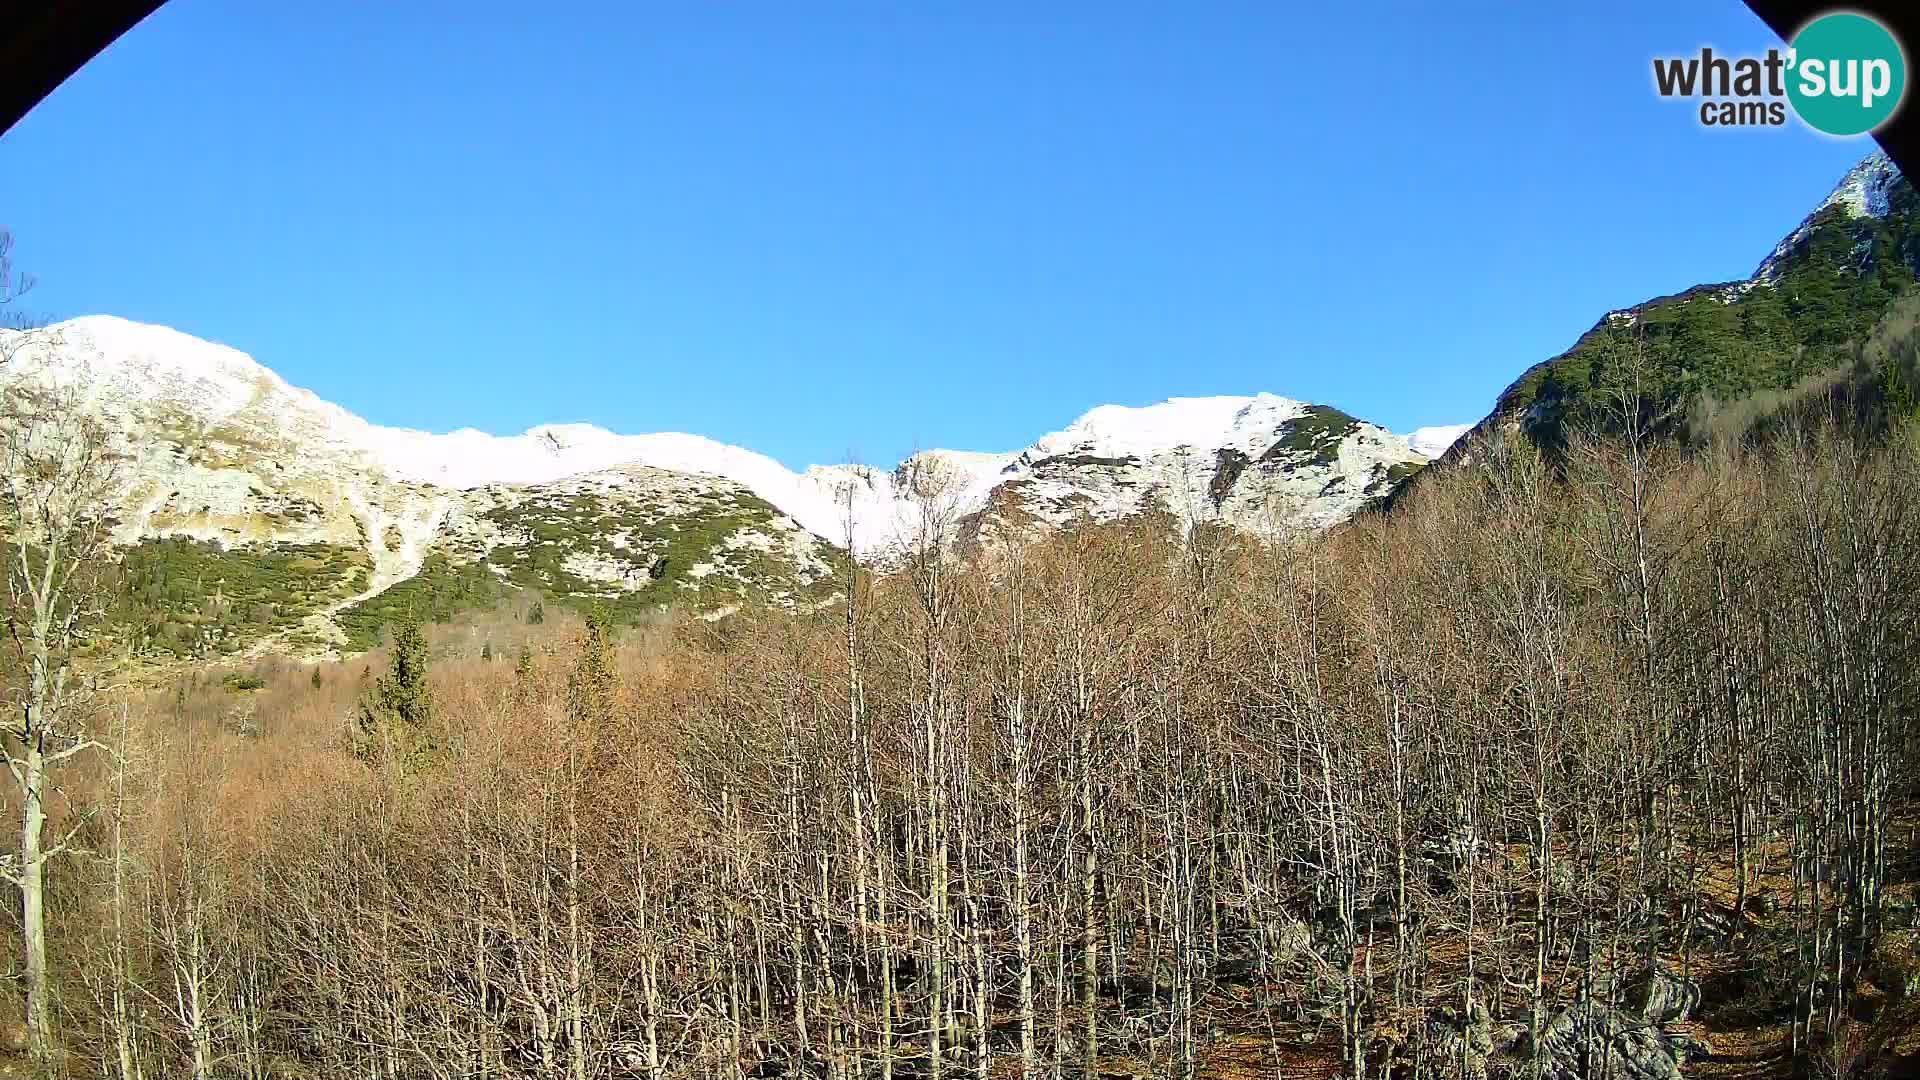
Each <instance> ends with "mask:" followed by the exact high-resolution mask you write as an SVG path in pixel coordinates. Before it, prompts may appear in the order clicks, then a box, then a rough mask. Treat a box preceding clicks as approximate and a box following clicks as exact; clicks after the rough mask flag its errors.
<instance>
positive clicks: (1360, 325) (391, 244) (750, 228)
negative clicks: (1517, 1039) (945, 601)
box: [0, 0, 1872, 467]
mask: <svg viewBox="0 0 1920 1080" xmlns="http://www.w3.org/2000/svg"><path fill="white" fill-rule="evenodd" d="M1298 6H1299V5H1288V4H1274V3H1264V2H1248V3H1199V4H1165V3H1147V2H1142V0H1100V2H1089V3H1067V2H1064V0H1048V2H1046V3H1038V4H1036V3H1030V2H1008V3H999V2H989V0H972V2H967V3H918V2H908V0H891V2H887V3H879V2H868V3H854V2H825V0H822V2H774V0H715V2H708V3H692V2H678V3H665V2H655V0H637V2H624V3H588V2H583V0H547V2H545V3H540V4H526V3H520V2H513V3H502V2H494V0H486V2H480V0H461V2H457V3H456V2H451V0H447V2H418V0H393V2H391V3H382V2H374V0H364V2H357V3H345V4H335V5H295V4H278V3H273V4H263V3H258V2H257V0H254V2H249V0H170V2H169V3H167V4H166V5H165V6H164V7H163V8H162V9H161V10H160V11H159V12H158V13H156V14H155V15H154V16H152V17H151V18H149V19H148V20H147V21H146V22H144V23H143V24H141V25H140V26H138V27H136V28H135V29H134V30H133V31H132V32H131V33H130V34H128V35H127V36H126V37H125V38H123V39H121V41H119V42H118V43H117V44H115V45H114V46H112V47H111V48H110V49H108V50H107V51H106V52H105V53H103V54H102V55H101V56H100V57H99V58H97V59H96V60H94V62H93V63H92V64H90V65H88V66H87V67H86V68H85V69H84V70H82V71H81V72H80V73H79V74H77V75H76V76H75V77H74V78H72V79H71V80H69V81H68V82H67V84H66V85H65V86H63V87H62V88H61V89H59V90H58V91H56V92H55V93H54V94H53V95H52V96H51V97H50V98H49V99H48V100H47V101H46V102H44V103H43V104H42V105H41V106H40V107H39V108H38V109H36V110H35V111H34V112H33V113H32V114H30V115H29V116H28V117H27V118H26V119H25V120H24V121H22V122H21V123H20V124H19V125H18V126H17V127H15V128H14V129H13V131H11V132H10V133H8V134H7V135H6V136H5V137H4V138H0V223H3V224H5V225H8V226H10V227H11V228H12V229H13V230H14V232H15V233H16V234H17V237H18V241H17V247H16V256H17V259H18V261H19V262H20V263H21V264H22V265H23V266H25V267H27V268H28V269H30V270H32V271H34V272H35V273H36V274H37V275H38V276H39V277H40V278H41V279H42V285H41V287H40V289H39V290H38V291H37V292H36V293H35V294H34V299H35V301H36V304H37V307H38V308H39V309H40V310H42V311H44V312H45V313H47V314H49V315H53V316H56V317H65V316H69V315H80V314H91V313H102V312H104V313H111V314H116V315H122V316H126V317H128V318H133V319H139V320H143V321H150V322H160V323H165V324H168V325H171V326H175V327H178V328H180V329H182V330H185V331H188V332H190V333H193V334H197V335H200V336H202V337H207V338H211V339H214V340H218V341H223V342H226V343H228V344H231V345H234V346H236V347H238V348H241V349H245V350H246V351H248V352H251V353H253V354H254V356H255V357H256V358H258V359H259V360H261V361H262V362H263V363H265V364H267V365H268V366H270V367H272V368H274V369H275V370H277V371H279V372H280V373H281V374H283V375H284V376H285V377H286V378H287V379H289V380H290V381H291V382H293V383H295V384H296V385H301V386H306V387H309V388H311V389H313V390H314V391H316V392H317V393H319V394H320V395H321V396H323V397H326V398H329V399H332V400H334V401H337V402H339V403H340V404H342V405H345V406H346V407H348V408H350V409H352V410H354V411H355V412H358V413H360V414H361V415H363V416H366V417H367V418H369V419H371V420H374V421H376V422H380V423H387V424H404V425H408V426H414V427H424V428H431V429H435V430H446V429H449V428H452V427H458V426H474V427H479V428H482V429H486V430H491V431H496V432H503V433H505V432H517V431H520V430H523V429H525V428H527V427H529V426H532V425H534V424H538V423H545V422H559V421H589V422H593V423H598V424H601V425H603V426H606V427H608V428H612V429H614V430H618V431H630V432H637V431H662V430H682V431H694V432H699V433H701V434H706V435H711V436H713V437H715V438H718V439H722V440H725V441H728V442H734V443H739V444H742V445H746V446H751V447H753V448H755V449H759V450H762V451H764V452H767V453H770V454H772V455H774V456H775V457H778V458H780V459H781V460H783V461H785V462H786V463H787V464H789V465H792V466H796V467H797V466H801V465H804V464H807V463H810V462H816V461H830V460H844V459H845V458H847V457H848V456H849V454H851V455H853V456H855V457H857V458H858V459H859V460H863V461H867V462H874V463H891V462H892V461H894V460H897V459H898V458H899V457H901V456H902V455H904V454H906V453H908V452H910V451H912V450H914V449H917V448H926V447H934V446H946V447H957V448H963V449H980V450H1003V449H1012V448H1016V447H1019V446H1023V445H1025V444H1026V443H1028V442H1030V441H1031V440H1032V439H1034V438H1035V437H1037V436H1038V435H1040V434H1042V433H1044V432H1047V431H1051V430H1056V429H1058V428H1060V427H1063V426H1065V425H1066V424H1067V423H1068V422H1070V421H1071V420H1073V419H1074V418H1075V417H1076V416H1078V415H1079V414H1080V413H1081V412H1083V411H1085V410H1086V409H1088V408H1090V407H1092V406H1094V405H1097V404H1101V403H1106V402H1117V403H1121V404H1147V403H1150V402H1153V401H1158V400H1160V399H1163V398H1166V397H1169V396H1178V395H1200V394H1222V393H1252V392H1256V391H1260V390H1269V391H1273V392H1275V393H1280V394H1285V395H1287V396H1291V397H1297V398H1303V399H1306V400H1312V401H1324V402H1331V403H1333V404H1336V405H1339V406H1341V407H1343V408H1345V409H1347V410H1348V411H1350V412H1352V413H1355V414H1356V415H1359V416H1362V417H1364V418H1366V419H1370V420H1375V421H1378V422H1380V423H1384V424H1386V425H1388V426H1390V427H1392V428H1394V429H1396V430H1402V431H1404V430H1407V429H1409V428H1411V427H1414V426H1417V425H1420V424H1429V423H1445V422H1454V421H1470V420H1475V419H1478V418H1479V417H1480V416H1481V415H1482V414H1483V413H1484V412H1485V411H1486V409H1487V407H1488V405H1489V404H1490V403H1491V401H1492V399H1493V397H1494V396H1495V395H1496V394H1497V393H1498V392H1499V391H1500V390H1501V389H1502V388H1503V387H1504V386H1505V385H1506V384H1507V382H1508V381H1510V380H1511V379H1512V378H1513V377H1514V376H1515V375H1517V374H1518V373H1519V372H1520V371H1521V370H1523V369H1524V368H1526V367H1527V366H1529V365H1530V364H1533V363H1535V362H1536V361H1539V360H1541V359H1544V358H1546V357H1548V356H1550V355H1552V354H1554V353H1556V352H1558V351H1560V350H1562V349H1564V348H1565V347H1566V346H1567V345H1568V344H1570V343H1571V342H1572V341H1573V339H1574V338H1575V337H1577V336H1578V335H1579V334H1580V333H1581V332H1582V331H1584V330H1585V329H1586V328H1587V327H1588V326H1590V325H1592V323H1593V322H1594V321H1595V320H1596V319H1597V318H1598V317H1599V316H1600V314H1601V313H1602V312H1603V311H1605V310H1606V309H1608V308H1611V307H1619V306H1623V305H1626V304H1629V303H1632V302H1635V301H1638V300H1641V299H1644V298H1646V297H1650V296H1654V295H1659V294H1662V293H1667V292H1671V291H1674V290H1676V289H1679V288H1683V287H1685V286H1688V285H1692V284H1695V283H1698V282H1702V281H1711V280H1724V279H1730V278H1737V277H1742V276H1745V275H1746V274H1748V273H1750V272H1751V271H1752V269H1753V267H1754V265H1755V264H1756V263H1757V262H1758V261H1759V260H1760V258H1761V257H1762V256H1763V255H1765V254H1766V252H1767V250H1768V249H1769V248H1770V247H1771V246H1772V244H1773V243H1774V241H1775V240H1776V239H1777V238H1778V237H1779V236H1780V235H1782V234H1784V233H1785V232H1786V231H1787V230H1789V229H1790V228H1792V226H1793V225H1794V224H1795V223H1796V222H1797V221H1798V220H1799V219H1800V217H1801V216H1802V215H1803V214H1804V213H1805V212H1806V211H1807V210H1808V209H1809V208H1810V207H1811V206H1812V205H1813V203H1815V202H1816V201H1817V200H1818V199H1819V198H1820V197H1821V196H1822V195H1824V194H1825V193H1826V191H1827V190H1828V189H1829V188H1830V187H1831V185H1832V184H1833V183H1834V182H1835V181H1836V180H1837V179H1838V178H1839V176H1840V175H1841V174H1842V173H1843V172H1844V171H1845V170H1846V168H1847V167H1848V166H1849V165H1850V164H1851V163H1852V162H1853V161H1854V160H1856V159H1858V158H1859V157H1861V156H1863V155H1864V154H1865V153H1867V152H1868V151H1869V150H1870V149H1871V148H1872V147H1871V145H1870V144H1869V143H1867V142H1865V141H1863V140H1853V141H1841V140H1834V139H1829V138H1825V137H1822V136H1819V135H1816V134H1813V133H1811V132H1809V131H1807V130H1806V129H1804V128H1802V127H1799V126H1798V125H1797V124H1795V125H1792V126H1790V127H1788V128H1787V129H1784V130H1782V129H1760V130H1742V131H1711V130H1704V129H1702V128H1701V127H1699V126H1698V124H1697V122H1696V120H1695V118H1694V115H1693V112H1692V110H1691V108H1690V107H1689V106H1688V105H1686V104H1684V103H1681V102H1674V101H1662V100H1660V99H1658V98H1657V97H1656V96H1655V94H1654V92H1653V89H1652V80H1651V76H1650V73H1649V72H1650V68H1649V61H1650V59H1651V58H1652V57H1653V56H1655V55H1682V54H1686V53H1689V52H1696V51H1697V50H1698V49H1699V47H1700V46H1702V45H1712V46H1714V47H1715V49H1716V51H1723V52H1757V51H1759V50H1762V49H1764V48H1766V47H1767V46H1768V45H1770V44H1773V43H1774V38H1773V37H1772V35H1771V34H1770V32H1769V31H1768V30H1767V29H1766V28H1765V26H1763V25H1762V24H1761V23H1760V22H1759V21H1758V20H1757V19H1756V18H1754V17H1753V16H1752V15H1751V14H1750V13H1749V12H1748V11H1747V10H1746V8H1745V7H1744V6H1743V5H1742V4H1740V3H1739V2H1738V0H1687V2H1682V3H1675V2H1672V0H1634V2H1629V3H1615V2H1607V3H1598V2H1595V3H1588V4H1584V5H1580V7H1581V8H1582V9H1583V10H1580V11H1572V10H1563V9H1568V8H1572V7H1573V5H1563V4H1520V3H1511V4H1479V5H1473V4H1469V5H1448V6H1449V7H1460V8H1463V9H1465V13H1464V14H1460V15H1458V16H1457V17H1456V19H1455V21H1454V23H1453V24H1452V25H1447V24H1445V23H1443V22H1441V21H1440V20H1439V19H1438V18H1437V17H1436V16H1435V15H1434V14H1432V13H1431V12H1430V11H1429V9H1430V8H1433V7H1437V6H1438V5H1431V4H1428V3H1425V2H1417V0H1407V2H1403V3H1390V4H1374V3H1343V4H1334V5H1325V6H1324V8H1323V9H1322V10H1320V11H1316V12H1310V13H1303V12H1300V11H1296V10H1288V9H1292V8H1296V7H1298Z"/></svg>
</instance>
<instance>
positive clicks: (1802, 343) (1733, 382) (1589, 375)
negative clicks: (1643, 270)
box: [1445, 151, 1920, 461]
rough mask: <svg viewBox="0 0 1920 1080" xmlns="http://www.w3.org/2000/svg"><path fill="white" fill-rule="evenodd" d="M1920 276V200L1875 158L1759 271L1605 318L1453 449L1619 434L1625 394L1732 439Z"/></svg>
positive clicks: (1694, 430) (1680, 423) (1655, 414)
mask: <svg viewBox="0 0 1920 1080" xmlns="http://www.w3.org/2000/svg"><path fill="white" fill-rule="evenodd" d="M1917 271H1920V198H1916V196H1915V193H1914V188H1913V185H1912V184H1911V183H1910V182H1909V181H1908V180H1907V179H1906V178H1905V177H1903V176H1901V174H1900V171H1899V169H1898V168H1897V167H1896V166H1895V165H1894V164H1893V162H1892V161H1891V160H1889V159H1888V158H1887V156H1886V155H1885V153H1883V152H1878V151H1876V152H1875V153H1873V154H1870V155H1868V156H1867V157H1866V158H1865V159H1864V160H1862V161H1861V162H1860V163H1859V164H1858V165H1855V166H1854V167H1853V168H1852V169H1850V170H1849V171H1848V172H1847V174H1846V175H1845V176H1843V177H1842V178H1841V179H1840V182H1839V183H1838V184H1836V185H1835V186H1834V188H1833V190H1832V192H1831V193H1829V194H1828V195H1827V197H1826V198H1825V199H1823V200H1821V202H1820V203H1819V205H1817V206H1816V207H1814V209H1813V211H1812V212H1811V213H1809V214H1808V215H1807V216H1806V218H1805V219H1804V220H1803V221H1802V222H1801V223H1800V224H1799V226H1797V227H1796V228H1795V229H1794V230H1793V231H1792V232H1790V233H1788V234H1787V235H1786V236H1785V237H1783V238H1782V239H1781V240H1780V241H1779V242H1778V243H1777V244H1775V245H1773V247H1772V248H1771V250H1770V251H1769V252H1768V253H1767V255H1766V257H1765V258H1764V259H1763V260H1762V261H1761V262H1760V265H1759V266H1758V267H1757V268H1756V269H1755V270H1754V273H1753V275H1752V276H1751V277H1748V278H1746V279H1743V280H1740V281H1732V282H1719V283H1714V284H1708V285H1699V286H1696V287H1694V288H1691V289H1688V290H1686V291H1685V292H1682V293H1678V294H1675V295H1672V296H1662V297H1656V298H1654V299H1652V300H1648V301H1645V302H1644V303H1640V304H1636V305H1634V306H1632V307H1627V308H1621V309H1619V310H1616V311H1610V312H1607V313H1606V314H1605V315H1603V316H1602V317H1601V318H1600V320H1599V321H1598V322H1597V323H1595V324H1594V325H1593V327H1592V328H1591V329H1589V330H1588V331H1587V332H1586V333H1585V334H1583V335H1582V336H1581V337H1580V339H1579V340H1578V341H1576V342H1575V343H1574V344H1573V347H1572V348H1570V349H1568V350H1567V351H1566V352H1564V353H1562V354H1560V355H1559V356H1556V357H1553V358H1552V359H1550V360H1546V361H1543V362H1541V363H1539V364H1536V365H1534V366H1533V367H1531V368H1529V369H1527V371H1526V372H1524V373H1523V374H1522V375H1521V376H1520V377H1519V378H1518V379H1516V380H1514V382H1513V384H1512V385H1511V386H1509V387H1508V388H1507V389H1506V391H1505V392H1503V393H1502V394H1501V395H1500V397H1499V399H1498V401H1497V402H1496V404H1495V406H1494V409H1493V411H1492V412H1491V413H1489V414H1488V415H1487V417H1486V418H1484V419H1483V420H1481V421H1480V422H1479V423H1478V424H1477V425H1475V426H1474V428H1473V429H1472V431H1471V432H1469V434H1468V435H1467V436H1466V437H1464V438H1462V439H1460V440H1459V441H1458V442H1456V443H1454V444H1453V447H1452V449H1451V450H1450V451H1449V452H1448V454H1447V456H1446V459H1445V460H1448V461H1453V460H1459V459H1462V458H1465V457H1469V456H1471V455H1472V453H1473V452H1474V447H1476V446H1478V445H1479V444H1480V443H1481V442H1482V441H1483V440H1485V439H1488V438H1501V437H1506V436H1508V435H1520V436H1524V437H1526V438H1529V439H1531V440H1532V441H1533V442H1535V443H1536V444H1537V445H1540V446H1541V447H1543V448H1545V449H1547V450H1548V451H1550V452H1551V451H1553V450H1556V449H1557V448H1559V447H1560V446H1561V445H1563V443H1564V440H1565V438H1566V436H1567V434H1568V433H1569V432H1571V431H1572V430H1574V429H1576V428H1596V429H1599V430H1608V429H1610V428H1614V427H1617V426H1618V423H1619V421H1620V417H1621V413H1620V406H1619V397H1620V395H1619V392H1618V391H1619V388H1620V387H1622V386H1628V385H1634V384H1636V383H1637V385H1638V386H1639V387H1640V390H1639V393H1638V398H1639V401H1640V404H1641V409H1642V420H1643V422H1645V423H1646V424H1648V425H1649V426H1650V427H1651V428H1652V429H1653V430H1655V431H1656V432H1658V433H1660V434H1663V435H1666V436H1669V437H1674V438H1680V439H1684V440H1690V441H1699V440H1704V439H1707V438H1711V437H1714V436H1716V435H1737V434H1740V432H1741V431H1742V430H1744V427H1743V425H1745V424H1748V423H1750V422H1751V421H1752V419H1753V414H1754V408H1755V403H1756V402H1758V401H1760V400H1765V401H1767V402H1769V403H1771V404H1770V406H1769V407H1774V406H1776V405H1777V403H1778V402H1779V401H1780V400H1783V399H1788V398H1791V397H1792V396H1793V395H1794V394H1796V393H1800V392H1806V390H1807V389H1808V387H1809V386H1810V384H1811V383H1812V382H1816V381H1818V380H1819V379H1820V378H1821V377H1822V375H1823V373H1826V372H1830V371H1832V370H1833V369H1835V368H1836V367H1839V366H1843V365H1846V364H1848V363H1850V362H1851V361H1852V359H1853V355H1852V348H1853V346H1854V345H1856V344H1857V343H1860V342H1862V341H1864V340H1865V339H1866V337H1867V336H1868V334H1869V332H1870V331H1871V330H1872V328H1873V327H1874V325H1875V324H1876V322H1877V321H1878V320H1879V319H1880V318H1881V316H1882V315H1883V314H1884V313H1885V312H1886V311H1887V309H1888V307H1889V305H1891V304H1892V303H1893V301H1894V299H1895V298H1896V297H1899V296H1900V295H1902V294H1903V293H1905V292H1907V291H1908V290H1910V289H1911V288H1912V287H1913V286H1914V282H1915V273H1916V272H1917Z"/></svg>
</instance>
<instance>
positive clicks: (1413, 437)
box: [1407, 424, 1473, 458]
mask: <svg viewBox="0 0 1920 1080" xmlns="http://www.w3.org/2000/svg"><path fill="white" fill-rule="evenodd" d="M1472 430H1473V425H1472V424H1436V425H1433V426H1431V427H1423V428H1414V429H1413V430H1412V431H1411V432H1408V433H1407V445H1408V446H1410V447H1412V448H1413V452H1414V453H1416V454H1425V455H1426V456H1427V457H1430V458H1437V457H1439V456H1440V455H1441V454H1444V453H1446V452H1447V450H1448V448H1449V447H1451V446H1453V444H1454V443H1456V442H1459V441H1460V436H1462V435H1465V434H1466V433H1467V432H1469V431H1472Z"/></svg>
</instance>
